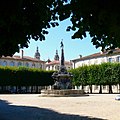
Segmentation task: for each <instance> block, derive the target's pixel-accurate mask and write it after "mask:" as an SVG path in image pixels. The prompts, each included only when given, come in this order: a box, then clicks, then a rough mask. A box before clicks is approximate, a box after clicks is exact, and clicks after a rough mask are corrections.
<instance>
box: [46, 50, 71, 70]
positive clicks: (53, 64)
mask: <svg viewBox="0 0 120 120" xmlns="http://www.w3.org/2000/svg"><path fill="white" fill-rule="evenodd" d="M65 67H66V69H67V70H70V69H71V68H72V63H71V62H70V61H65ZM59 69H60V60H59V55H58V50H56V54H55V56H54V60H53V61H51V60H49V59H48V60H47V62H46V70H57V71H58V70H59Z"/></svg>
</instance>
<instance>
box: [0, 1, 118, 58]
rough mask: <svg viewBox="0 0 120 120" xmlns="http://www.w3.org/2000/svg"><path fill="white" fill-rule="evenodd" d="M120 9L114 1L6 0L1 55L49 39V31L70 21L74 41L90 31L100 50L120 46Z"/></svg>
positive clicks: (0, 20)
mask: <svg viewBox="0 0 120 120" xmlns="http://www.w3.org/2000/svg"><path fill="white" fill-rule="evenodd" d="M119 13H120V7H119V1H113V0H92V1H91V0H11V1H9V0H3V1H2V2H0V56H2V55H4V56H7V55H11V56H12V55H13V54H14V53H15V52H18V51H19V49H20V48H23V47H28V44H29V42H30V39H31V38H32V39H34V40H41V41H42V40H45V34H48V31H47V30H46V29H47V28H50V27H55V26H58V22H56V21H57V20H60V21H62V20H65V19H67V18H70V20H71V22H72V26H68V28H67V31H70V30H73V31H75V33H74V35H73V36H72V38H73V39H75V38H80V39H83V37H86V32H88V33H89V34H90V36H91V38H92V40H91V41H92V43H93V45H96V48H98V47H102V50H104V49H105V48H106V49H111V48H116V47H120V42H119V39H120V27H119V26H120V22H119V21H120V15H119Z"/></svg>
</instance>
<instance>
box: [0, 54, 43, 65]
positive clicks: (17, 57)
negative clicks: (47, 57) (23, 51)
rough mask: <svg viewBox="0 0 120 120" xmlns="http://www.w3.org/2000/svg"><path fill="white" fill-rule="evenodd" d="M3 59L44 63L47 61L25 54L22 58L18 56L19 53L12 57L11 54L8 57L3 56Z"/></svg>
mask: <svg viewBox="0 0 120 120" xmlns="http://www.w3.org/2000/svg"><path fill="white" fill-rule="evenodd" d="M1 59H11V60H21V61H25V60H26V61H34V62H43V63H44V62H45V61H42V60H38V59H36V58H32V57H29V56H23V58H21V57H20V56H17V55H15V56H12V57H10V56H6V57H4V56H2V57H1Z"/></svg>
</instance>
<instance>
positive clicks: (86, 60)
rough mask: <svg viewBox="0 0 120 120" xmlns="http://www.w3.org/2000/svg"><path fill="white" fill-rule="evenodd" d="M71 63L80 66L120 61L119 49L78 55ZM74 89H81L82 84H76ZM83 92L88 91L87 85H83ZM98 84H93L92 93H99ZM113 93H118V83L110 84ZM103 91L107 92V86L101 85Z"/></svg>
mask: <svg viewBox="0 0 120 120" xmlns="http://www.w3.org/2000/svg"><path fill="white" fill-rule="evenodd" d="M71 61H72V65H73V68H74V69H75V68H78V67H80V66H84V65H93V64H101V63H107V62H120V49H115V50H113V52H112V53H111V54H109V53H108V52H99V53H95V54H92V55H88V56H85V57H82V56H81V55H80V57H79V58H77V59H73V60H71ZM108 79H109V78H108ZM76 89H82V86H76ZM84 90H85V92H88V93H89V92H90V87H89V86H84ZM99 90H100V86H96V85H93V86H92V91H93V93H99ZM112 90H113V93H120V86H119V85H112ZM102 91H103V93H108V91H109V86H107V85H106V86H102Z"/></svg>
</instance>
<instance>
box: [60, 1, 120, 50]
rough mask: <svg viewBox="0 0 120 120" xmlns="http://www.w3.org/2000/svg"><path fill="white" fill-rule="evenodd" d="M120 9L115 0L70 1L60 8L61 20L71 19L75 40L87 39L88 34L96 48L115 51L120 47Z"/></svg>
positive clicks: (70, 27) (70, 28)
mask: <svg viewBox="0 0 120 120" xmlns="http://www.w3.org/2000/svg"><path fill="white" fill-rule="evenodd" d="M119 13H120V7H119V1H114V0H68V3H67V4H65V5H64V6H62V7H61V6H60V7H59V8H58V14H59V18H60V20H64V19H66V18H69V16H70V17H71V22H72V26H69V27H68V28H67V31H70V30H73V31H75V33H74V35H73V36H72V38H73V39H75V38H80V39H83V37H86V32H88V33H89V34H90V36H91V38H92V40H91V41H92V43H93V45H96V48H98V47H102V50H104V49H114V48H116V47H120V41H119V40H120V14H119Z"/></svg>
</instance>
